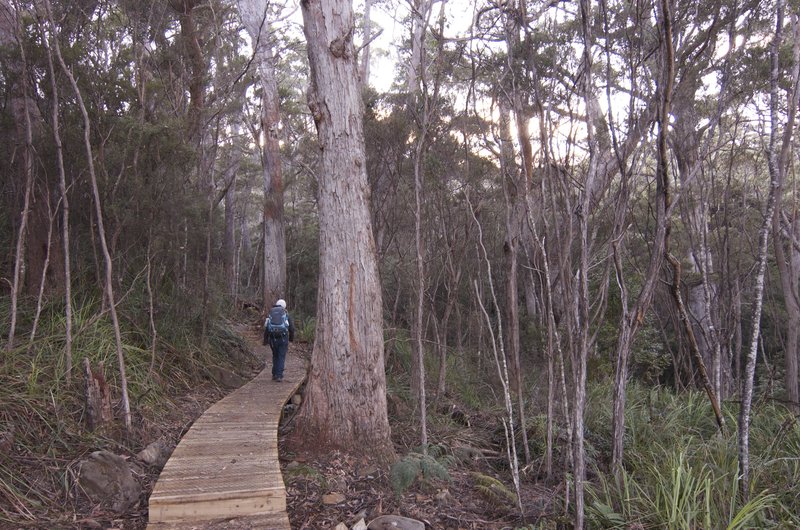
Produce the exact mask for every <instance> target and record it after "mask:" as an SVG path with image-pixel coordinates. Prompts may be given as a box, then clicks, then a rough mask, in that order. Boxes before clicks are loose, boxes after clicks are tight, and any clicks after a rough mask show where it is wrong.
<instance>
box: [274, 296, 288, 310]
mask: <svg viewBox="0 0 800 530" xmlns="http://www.w3.org/2000/svg"><path fill="white" fill-rule="evenodd" d="M275 305H279V306H281V307H282V308H284V309H286V300H284V299H283V298H281V299H280V300H278V301H277V302H275Z"/></svg>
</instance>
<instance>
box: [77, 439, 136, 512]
mask: <svg viewBox="0 0 800 530" xmlns="http://www.w3.org/2000/svg"><path fill="white" fill-rule="evenodd" d="M78 483H79V484H80V486H81V488H82V489H83V491H84V492H85V493H86V495H87V496H88V497H89V499H91V500H92V501H93V502H96V503H99V504H102V505H104V506H107V507H109V508H111V510H113V511H115V512H117V513H122V512H125V511H127V510H128V509H129V508H131V507H132V506H133V505H134V504H136V502H137V501H138V500H139V494H140V493H141V491H142V488H141V486H139V483H138V482H136V480H134V478H133V475H132V474H131V470H130V468H129V467H128V463H127V462H126V461H125V459H123V458H122V457H121V456H118V455H115V454H114V453H110V452H108V451H95V452H94V453H92V454H91V455H89V458H87V459H86V460H84V461H83V462H81V463H80V466H79V471H78Z"/></svg>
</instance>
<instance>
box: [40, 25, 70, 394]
mask: <svg viewBox="0 0 800 530" xmlns="http://www.w3.org/2000/svg"><path fill="white" fill-rule="evenodd" d="M39 30H40V32H41V34H42V44H43V45H44V48H45V50H47V69H48V72H49V74H50V89H51V91H52V94H51V97H52V103H53V106H52V120H53V124H52V126H53V143H54V144H55V147H56V158H57V160H58V177H59V181H58V189H59V192H60V194H61V241H62V244H63V265H64V320H65V326H64V327H65V335H66V338H65V342H64V379H65V381H66V383H67V386H69V385H70V384H71V383H72V267H71V266H70V248H69V199H68V197H67V174H66V171H65V169H64V149H63V146H62V143H61V127H60V124H59V92H58V83H56V72H55V67H54V66H53V52H52V50H51V49H50V39H49V38H48V36H47V35H46V34H45V31H44V27H43V25H41V24H40V26H39Z"/></svg>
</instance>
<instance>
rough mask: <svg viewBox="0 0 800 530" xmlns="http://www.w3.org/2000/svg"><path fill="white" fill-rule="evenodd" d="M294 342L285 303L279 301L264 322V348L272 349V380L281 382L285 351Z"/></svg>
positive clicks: (292, 327) (281, 300) (292, 328)
mask: <svg viewBox="0 0 800 530" xmlns="http://www.w3.org/2000/svg"><path fill="white" fill-rule="evenodd" d="M293 340H294V325H292V319H291V317H290V316H289V313H287V312H286V301H285V300H284V299H282V298H281V299H280V300H278V301H277V302H275V305H274V306H272V309H270V310H269V315H268V316H267V320H266V321H265V322H264V346H266V345H267V344H269V347H270V348H272V380H273V381H278V382H280V381H283V366H284V364H285V363H286V350H288V349H289V343H290V342H292V341H293Z"/></svg>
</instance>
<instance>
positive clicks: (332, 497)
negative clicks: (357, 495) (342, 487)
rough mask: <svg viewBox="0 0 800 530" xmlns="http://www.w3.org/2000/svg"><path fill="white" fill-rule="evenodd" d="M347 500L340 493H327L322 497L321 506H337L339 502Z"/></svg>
mask: <svg viewBox="0 0 800 530" xmlns="http://www.w3.org/2000/svg"><path fill="white" fill-rule="evenodd" d="M346 499H347V497H345V496H344V495H342V494H341V493H327V494H325V495H323V496H322V504H328V505H331V504H339V503H340V502H344V501H345V500H346Z"/></svg>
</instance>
